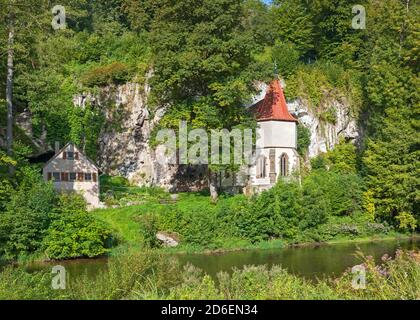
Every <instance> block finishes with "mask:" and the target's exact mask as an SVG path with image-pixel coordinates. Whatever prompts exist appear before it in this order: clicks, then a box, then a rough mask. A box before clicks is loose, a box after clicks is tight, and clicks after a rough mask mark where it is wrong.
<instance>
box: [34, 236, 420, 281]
mask: <svg viewBox="0 0 420 320" xmlns="http://www.w3.org/2000/svg"><path fill="white" fill-rule="evenodd" d="M419 248H420V238H415V239H404V240H383V241H375V242H359V243H355V242H351V243H342V244H330V245H318V246H315V245H308V246H303V247H287V248H281V249H255V250H244V251H232V252H226V253H222V254H174V255H175V256H176V257H177V258H178V259H179V261H180V263H181V264H187V263H191V264H192V265H194V266H196V267H198V268H200V269H202V270H204V271H205V272H206V273H208V274H209V275H210V276H212V277H215V276H216V274H217V273H218V272H220V271H226V272H231V271H232V269H233V268H241V267H243V266H245V265H263V264H267V265H269V266H272V265H281V266H282V267H284V268H286V269H287V270H288V271H289V272H290V273H293V274H295V275H299V276H302V277H305V278H307V279H316V278H323V277H326V276H328V277H329V276H338V275H340V274H342V273H343V272H344V271H345V270H346V269H347V268H349V267H352V266H354V265H356V264H359V263H360V262H361V260H360V258H358V257H357V255H356V252H357V251H361V252H363V253H364V254H365V255H368V256H372V257H373V258H374V259H375V260H376V261H380V258H381V257H382V256H383V255H384V254H389V255H391V256H393V255H394V253H395V252H396V250H398V249H406V250H419ZM107 261H108V260H107V259H105V258H103V259H78V260H71V261H62V262H59V263H57V262H56V263H54V264H60V265H63V266H65V267H66V270H67V272H68V273H69V274H70V275H71V276H76V277H77V275H80V274H83V273H85V272H87V273H88V274H89V275H91V276H95V274H97V273H99V272H101V270H104V269H106V265H107ZM50 265H51V264H42V265H39V264H37V265H33V266H32V267H30V269H32V270H35V269H39V268H45V267H47V266H50Z"/></svg>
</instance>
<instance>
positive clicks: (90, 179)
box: [85, 173, 92, 181]
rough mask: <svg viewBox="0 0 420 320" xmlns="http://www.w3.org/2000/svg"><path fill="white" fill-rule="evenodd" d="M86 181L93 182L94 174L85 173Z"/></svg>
mask: <svg viewBox="0 0 420 320" xmlns="http://www.w3.org/2000/svg"><path fill="white" fill-rule="evenodd" d="M85 181H92V174H91V173H85Z"/></svg>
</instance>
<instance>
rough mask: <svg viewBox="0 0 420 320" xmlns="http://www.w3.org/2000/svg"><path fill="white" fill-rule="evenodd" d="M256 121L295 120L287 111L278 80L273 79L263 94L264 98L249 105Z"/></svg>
mask: <svg viewBox="0 0 420 320" xmlns="http://www.w3.org/2000/svg"><path fill="white" fill-rule="evenodd" d="M251 110H252V111H253V112H254V113H255V115H256V118H257V121H269V120H277V121H293V122H297V120H296V119H295V118H294V117H293V116H292V115H291V114H290V113H289V110H288V109H287V104H286V98H285V97H284V93H283V89H282V88H281V85H280V81H279V80H273V81H272V82H271V83H270V86H269V88H268V90H267V93H266V94H265V98H264V99H263V100H261V101H259V102H257V103H256V104H254V105H253V106H252V107H251Z"/></svg>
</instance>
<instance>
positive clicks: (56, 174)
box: [52, 172, 61, 181]
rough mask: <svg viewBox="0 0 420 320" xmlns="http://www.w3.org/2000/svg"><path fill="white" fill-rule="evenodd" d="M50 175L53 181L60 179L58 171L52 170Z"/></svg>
mask: <svg viewBox="0 0 420 320" xmlns="http://www.w3.org/2000/svg"><path fill="white" fill-rule="evenodd" d="M52 176H53V180H54V181H61V175H60V172H53V174H52Z"/></svg>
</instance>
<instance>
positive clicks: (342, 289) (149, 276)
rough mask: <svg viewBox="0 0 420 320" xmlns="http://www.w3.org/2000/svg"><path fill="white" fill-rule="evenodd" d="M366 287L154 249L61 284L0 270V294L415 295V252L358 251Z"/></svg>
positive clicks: (418, 293) (419, 256)
mask: <svg viewBox="0 0 420 320" xmlns="http://www.w3.org/2000/svg"><path fill="white" fill-rule="evenodd" d="M363 266H364V267H365V268H366V276H367V279H366V281H367V282H366V288H365V289H354V288H353V286H352V279H353V276H354V275H353V274H352V273H351V272H350V270H349V271H347V272H345V273H344V274H343V275H342V276H341V277H339V278H337V279H326V280H319V281H316V282H315V281H308V280H305V279H303V278H300V277H298V276H294V275H291V274H289V273H288V272H287V271H285V270H284V269H282V268H281V267H279V266H273V267H272V268H271V269H269V268H268V267H266V266H247V267H244V268H243V269H236V270H234V271H233V273H232V274H231V275H229V274H227V273H219V274H218V276H217V279H216V280H215V279H212V278H211V277H210V276H208V275H206V274H204V273H203V272H202V271H201V270H199V269H197V268H195V267H193V266H191V265H187V266H185V267H184V269H181V268H180V266H179V264H178V263H177V262H176V261H175V260H170V259H168V257H167V256H165V255H162V254H161V253H159V252H156V251H145V252H142V253H135V254H127V255H124V256H119V257H116V258H113V259H111V260H110V262H109V265H108V269H107V271H105V272H103V273H101V274H99V275H97V276H96V277H95V278H92V277H89V276H88V275H87V274H86V275H83V276H81V277H80V278H78V279H75V280H73V281H70V282H69V284H68V287H67V289H66V290H52V289H51V275H50V274H49V273H48V272H46V271H45V272H36V273H27V272H25V270H24V268H23V267H17V268H16V267H7V268H5V269H4V270H3V272H1V273H0V299H235V300H236V299H238V300H242V299H256V300H258V299H273V300H284V299H292V300H296V299H299V300H301V299H304V300H313V299H317V300H318V299H346V300H347V299H369V300H370V299H372V300H389V299H404V300H416V299H417V300H418V299H420V252H413V251H412V252H403V251H398V252H397V253H396V256H395V259H391V258H389V257H388V256H384V257H383V258H382V263H381V264H379V265H376V264H375V262H374V260H373V259H372V258H370V257H364V262H363Z"/></svg>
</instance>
